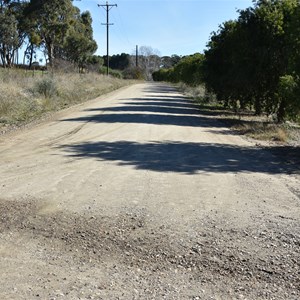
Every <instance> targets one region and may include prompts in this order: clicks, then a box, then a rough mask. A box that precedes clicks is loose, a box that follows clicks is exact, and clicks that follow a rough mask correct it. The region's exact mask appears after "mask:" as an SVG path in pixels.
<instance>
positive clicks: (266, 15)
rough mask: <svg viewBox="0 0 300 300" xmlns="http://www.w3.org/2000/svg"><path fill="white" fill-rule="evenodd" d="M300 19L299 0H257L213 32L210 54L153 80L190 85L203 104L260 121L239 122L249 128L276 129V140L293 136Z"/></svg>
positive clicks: (299, 111)
mask: <svg viewBox="0 0 300 300" xmlns="http://www.w3.org/2000/svg"><path fill="white" fill-rule="evenodd" d="M299 20H300V4H299V1H297V0H285V1H281V0H270V1H263V0H259V1H255V3H254V5H253V7H249V8H247V9H245V10H240V11H239V17H238V19H237V20H231V21H227V22H224V23H223V24H222V25H221V26H220V27H219V30H218V31H217V32H213V33H212V35H211V37H210V40H209V42H208V44H207V49H206V50H205V51H204V54H200V53H197V54H194V55H191V56H186V57H184V58H181V60H180V61H179V62H177V63H176V64H175V65H173V66H171V67H168V68H164V67H163V68H161V69H160V70H158V71H156V72H154V73H153V79H154V80H156V81H168V82H173V83H179V82H181V83H184V84H185V85H186V88H185V90H186V91H187V92H188V93H189V94H192V95H191V96H192V97H193V98H195V99H198V101H200V100H201V105H202V108H203V105H205V108H207V109H208V108H209V107H210V108H211V109H214V110H216V108H217V109H218V111H226V114H227V115H228V114H229V112H230V114H231V118H233V117H234V118H236V119H237V120H238V122H242V120H243V118H244V117H245V118H246V119H249V118H251V119H253V120H255V121H253V122H255V124H256V125H255V126H254V125H253V126H252V125H251V128H247V127H248V125H247V126H246V125H245V123H244V124H240V125H239V127H241V128H244V127H246V128H244V129H243V131H245V132H251V134H252V133H253V135H255V136H261V137H263V136H264V132H265V131H268V132H274V130H275V131H276V132H277V133H276V137H275V139H280V140H287V139H288V136H289V134H288V133H286V134H285V133H284V132H285V131H286V127H291V126H292V127H293V125H291V124H292V123H291V122H293V123H294V124H295V127H297V123H298V124H299V123H300V67H299V66H300V65H299V61H300V51H299V49H300V48H299V45H300V39H299V36H300V23H299ZM199 93H200V94H199ZM238 122H237V123H238ZM257 122H258V123H257ZM287 122H288V123H287ZM249 124H250V123H249ZM253 124H254V123H253ZM276 124H278V125H276ZM249 126H250V125H249ZM293 128H294V127H293ZM261 132H263V133H262V134H260V133H261ZM272 135H273V134H270V136H272ZM267 136H268V134H267Z"/></svg>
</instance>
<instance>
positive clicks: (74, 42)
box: [0, 0, 97, 69]
mask: <svg viewBox="0 0 300 300" xmlns="http://www.w3.org/2000/svg"><path fill="white" fill-rule="evenodd" d="M24 43H25V44H26V45H25V53H24V61H23V64H25V59H27V60H28V62H29V65H30V66H31V65H32V64H33V62H34V61H33V60H34V58H35V57H36V52H37V50H42V51H44V53H45V55H46V57H47V63H48V65H49V66H50V67H55V66H57V65H58V62H60V61H62V60H66V61H69V62H72V63H74V64H76V65H77V66H78V67H79V68H80V69H82V68H84V67H85V65H86V63H87V61H88V60H89V58H90V56H92V55H93V53H94V52H95V51H96V50H97V44H96V42H95V40H94V39H93V30H92V18H91V15H90V13H89V12H83V13H80V11H79V9H78V8H77V7H75V6H74V5H73V1H72V0H52V1H48V0H23V1H21V0H6V1H0V63H2V65H3V66H4V67H6V66H8V67H11V66H13V64H14V63H15V60H17V57H18V54H17V50H19V49H21V47H22V46H23V45H24ZM36 63H37V62H35V64H36Z"/></svg>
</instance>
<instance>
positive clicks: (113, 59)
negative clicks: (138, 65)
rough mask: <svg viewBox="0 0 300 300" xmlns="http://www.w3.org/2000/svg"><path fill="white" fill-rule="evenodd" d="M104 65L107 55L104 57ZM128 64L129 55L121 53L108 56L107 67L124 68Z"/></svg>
mask: <svg viewBox="0 0 300 300" xmlns="http://www.w3.org/2000/svg"><path fill="white" fill-rule="evenodd" d="M104 65H105V66H107V57H106V56H105V57H104ZM129 65H130V55H129V54H126V53H121V54H117V55H113V56H110V57H109V67H110V68H111V69H114V70H121V71H123V70H125V69H126V68H128V67H129Z"/></svg>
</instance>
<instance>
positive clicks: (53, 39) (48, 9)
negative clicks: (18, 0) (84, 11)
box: [25, 0, 76, 67]
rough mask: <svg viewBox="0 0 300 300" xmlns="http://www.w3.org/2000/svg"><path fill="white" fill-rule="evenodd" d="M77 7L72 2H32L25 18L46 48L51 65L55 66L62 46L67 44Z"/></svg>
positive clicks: (64, 0) (69, 0)
mask: <svg viewBox="0 0 300 300" xmlns="http://www.w3.org/2000/svg"><path fill="white" fill-rule="evenodd" d="M74 14H76V10H75V7H74V6H73V4H72V1H71V0H52V1H47V0H30V3H29V5H28V6H27V8H26V10H25V17H26V18H28V19H29V20H30V23H31V24H32V27H31V28H35V30H34V33H35V34H36V35H38V36H39V37H40V39H41V42H42V44H43V45H44V46H45V51H46V53H47V56H48V62H49V65H50V66H51V67H52V66H53V65H54V60H55V58H57V57H59V56H60V52H61V49H62V47H61V45H63V44H64V43H65V40H66V38H67V35H68V32H69V30H70V28H71V26H72V25H73V24H74Z"/></svg>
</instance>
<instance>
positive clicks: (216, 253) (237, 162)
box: [0, 83, 300, 300]
mask: <svg viewBox="0 0 300 300" xmlns="http://www.w3.org/2000/svg"><path fill="white" fill-rule="evenodd" d="M0 162H1V164H0V166H1V167H0V299H255V300H257V299H295V300H296V299H299V298H300V279H299V278H300V182H299V166H297V165H293V164H290V165H283V164H282V163H280V161H279V160H278V159H277V158H276V157H275V156H272V155H271V154H270V153H269V152H267V151H266V150H263V149H260V148H257V147H256V146H255V143H252V142H250V141H246V140H244V139H243V138H241V137H239V136H237V135H234V134H233V133H232V132H231V131H230V130H228V129H227V128H226V127H224V125H223V124H222V123H219V122H218V121H216V120H214V118H213V117H210V116H207V115H201V114H200V113H199V111H197V109H196V107H194V106H193V104H191V103H190V102H189V101H188V100H187V99H185V98H184V97H183V96H182V95H181V94H180V93H178V92H177V91H176V90H174V89H173V88H172V87H168V86H166V85H163V84H153V83H149V84H139V85H134V86H131V87H127V88H123V89H121V90H119V91H117V92H114V93H112V94H109V95H107V96H105V97H101V98H99V99H96V100H93V101H90V102H89V103H87V104H84V105H81V106H77V107H76V108H73V109H72V110H68V111H66V112H64V113H62V114H60V115H59V117H58V119H57V120H56V121H51V122H48V123H45V124H42V125H40V126H38V127H36V128H33V129H29V130H25V131H23V132H19V133H17V134H13V135H8V136H2V137H0Z"/></svg>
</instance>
